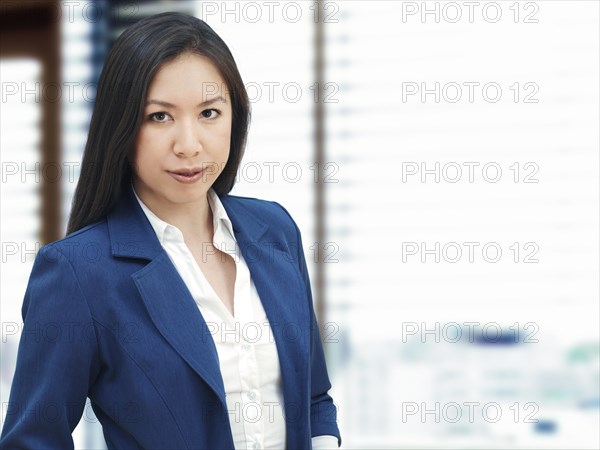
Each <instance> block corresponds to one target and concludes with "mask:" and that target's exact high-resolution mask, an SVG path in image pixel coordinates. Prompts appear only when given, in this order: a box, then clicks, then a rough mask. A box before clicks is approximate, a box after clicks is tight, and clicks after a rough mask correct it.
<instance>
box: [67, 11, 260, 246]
mask: <svg viewBox="0 0 600 450" xmlns="http://www.w3.org/2000/svg"><path fill="white" fill-rule="evenodd" d="M186 52H191V53H195V54H198V55H202V56H205V57H207V58H209V59H210V60H211V62H212V63H213V64H214V65H215V67H216V68H217V70H218V71H219V73H220V75H221V77H222V78H223V80H224V81H225V83H226V84H227V88H228V93H229V94H230V96H231V106H232V113H233V117H232V125H231V127H232V129H231V148H230V152H229V158H228V160H227V163H226V165H225V167H224V168H223V171H222V172H221V174H220V175H219V177H218V178H217V179H216V180H215V182H214V184H213V185H212V188H213V189H214V190H215V192H216V193H217V194H218V195H224V194H227V193H229V192H230V191H231V189H232V188H233V185H234V183H235V177H236V173H237V170H238V167H239V164H240V161H241V160H242V156H243V154H244V149H245V145H246V138H247V135H248V127H249V124H250V102H249V100H248V94H247V92H246V88H245V86H244V83H243V81H242V77H241V76H240V73H239V71H238V69H237V65H236V63H235V60H234V59H233V56H232V54H231V52H230V51H229V48H228V47H227V45H226V44H225V42H223V40H222V39H221V38H220V37H219V36H218V35H217V33H215V31H214V30H213V29H212V28H211V27H210V26H208V24H207V23H206V22H204V21H202V20H200V19H198V18H196V17H193V16H189V15H187V14H183V13H177V12H165V13H160V14H156V15H153V16H150V17H146V18H144V19H142V20H140V21H138V22H136V23H135V24H133V25H131V26H130V27H128V28H127V29H126V30H125V31H123V33H122V34H121V35H120V36H119V38H118V39H117V40H116V41H115V43H114V45H113V46H112V48H111V50H110V53H109V54H108V57H107V59H106V62H105V64H104V67H103V69H102V73H101V74H100V79H99V80H98V88H97V92H96V103H95V105H94V112H93V114H92V119H91V122H90V128H89V133H88V138H87V143H86V145H85V150H84V154H83V161H82V163H81V173H80V176H79V181H78V182H77V188H76V190H75V195H74V197H73V202H72V205H71V214H70V216H69V223H68V226H67V235H68V234H71V233H73V232H74V231H77V230H79V229H81V228H83V227H85V226H86V225H89V224H91V223H94V222H96V221H98V220H100V219H102V218H103V217H104V216H106V215H107V214H108V213H109V212H110V210H111V209H112V207H113V206H114V205H115V203H116V201H117V200H118V198H119V196H120V195H122V193H123V190H124V189H127V188H128V185H127V184H128V183H129V182H130V179H131V177H132V171H133V169H132V167H131V164H130V160H131V159H130V158H132V153H133V149H134V143H135V139H136V136H137V134H138V130H139V128H140V125H141V121H142V115H143V103H144V101H145V99H146V94H147V90H148V86H149V84H150V82H151V80H152V78H153V76H154V75H155V73H156V72H157V71H158V69H159V68H160V66H161V65H162V64H163V63H165V62H166V61H169V60H172V59H174V58H176V57H177V56H179V55H180V54H182V53H186Z"/></svg>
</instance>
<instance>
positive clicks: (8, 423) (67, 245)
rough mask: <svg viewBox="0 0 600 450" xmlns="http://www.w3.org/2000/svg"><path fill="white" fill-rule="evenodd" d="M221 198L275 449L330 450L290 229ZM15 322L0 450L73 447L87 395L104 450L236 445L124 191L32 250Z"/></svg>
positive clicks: (323, 388) (159, 251)
mask: <svg viewBox="0 0 600 450" xmlns="http://www.w3.org/2000/svg"><path fill="white" fill-rule="evenodd" d="M220 198H221V202H222V203H223V206H224V208H225V210H226V211H227V214H228V216H229V218H230V219H231V222H232V224H233V229H234V234H235V237H236V240H237V242H238V245H239V247H240V250H241V252H242V254H243V256H244V259H245V260H246V262H247V264H248V268H249V270H250V273H251V276H252V278H253V280H254V283H255V285H256V289H257V291H258V293H259V295H260V299H261V301H262V303H263V306H264V309H265V312H266V314H267V317H268V319H269V322H270V326H271V329H272V332H273V336H274V338H275V343H276V346H277V351H278V354H279V361H280V365H281V373H282V383H283V396H284V403H285V404H284V412H285V420H286V432H287V448H288V449H289V450H292V449H303V450H304V449H310V448H311V437H312V436H319V435H324V434H329V435H333V436H336V437H338V444H341V438H340V433H339V430H338V427H337V418H336V417H337V416H336V413H337V411H336V406H335V405H334V403H333V400H332V398H331V397H330V395H329V394H328V390H329V389H330V388H331V385H330V381H329V378H328V375H327V369H326V365H325V358H324V354H323V348H322V344H321V338H320V333H319V329H318V326H317V322H316V320H315V314H314V311H313V304H312V295H311V289H310V281H309V276H308V272H307V268H306V262H305V257H304V252H303V250H302V241H301V235H300V231H299V229H298V227H297V225H296V223H295V222H294V220H293V219H292V218H291V216H290V215H289V213H288V212H287V211H286V210H285V208H283V207H282V206H281V205H279V204H278V203H276V202H272V201H266V200H259V199H255V198H248V197H241V196H234V195H224V196H222V197H220ZM22 315H23V321H24V325H23V332H22V335H21V339H20V342H19V350H18V355H17V365H16V372H15V376H14V380H13V383H12V388H11V393H10V401H9V405H8V407H7V413H6V420H5V423H4V426H3V430H2V435H1V437H0V448H1V449H9V448H19V449H36V450H37V449H42V448H43V449H49V448H56V449H68V448H73V439H72V435H71V433H72V431H73V429H74V428H75V426H76V425H77V423H78V422H79V420H80V419H81V417H82V415H83V414H84V413H85V414H86V415H85V416H84V417H86V418H88V417H90V416H91V413H90V412H89V411H87V412H86V411H85V404H86V397H89V398H90V401H91V405H92V408H93V411H94V413H95V414H96V417H97V418H98V420H99V422H100V423H101V424H102V428H103V433H104V437H105V440H106V444H107V446H108V448H109V449H140V448H143V449H193V450H198V449H210V450H215V449H233V448H234V444H233V438H232V436H231V431H230V423H229V420H230V418H229V414H228V413H227V408H226V403H225V391H224V387H223V379H222V377H221V372H220V370H219V362H218V355H217V351H216V348H215V345H214V341H213V338H212V335H211V334H210V331H209V329H208V327H207V325H206V322H205V321H204V319H203V317H202V314H201V312H200V310H199V309H198V307H197V305H196V303H195V302H194V299H193V298H192V296H191V294H190V292H189V290H188V289H187V286H186V285H185V283H184V281H183V280H182V278H181V277H180V276H179V273H178V272H177V269H176V268H175V266H174V265H173V264H172V262H171V260H170V259H169V257H168V255H167V253H166V252H165V250H164V249H163V248H162V246H161V245H160V242H159V241H158V238H157V236H156V234H155V232H154V229H153V228H152V226H151V225H150V223H149V222H148V220H147V218H146V216H145V214H144V212H143V211H142V209H141V207H140V205H139V204H138V203H137V200H136V199H135V197H134V194H133V191H132V189H131V188H130V189H126V192H124V193H123V196H122V198H120V199H119V201H118V203H117V204H116V206H115V207H114V208H113V209H112V210H111V212H110V213H109V214H108V216H107V217H106V218H104V219H102V220H100V221H97V222H95V223H93V224H90V225H88V226H86V227H84V228H82V229H80V230H78V231H76V232H74V233H72V234H70V235H69V236H67V237H65V238H63V239H61V240H59V241H56V242H53V243H51V244H48V245H45V246H43V247H42V248H41V249H40V250H39V252H38V253H37V255H36V258H35V262H34V264H33V268H32V272H31V275H30V278H29V282H28V285H27V289H26V292H25V297H24V301H23V308H22ZM232 417H234V416H232ZM265 419H266V418H265ZM267 426H268V421H267Z"/></svg>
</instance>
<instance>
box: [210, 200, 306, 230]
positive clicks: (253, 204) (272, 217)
mask: <svg viewBox="0 0 600 450" xmlns="http://www.w3.org/2000/svg"><path fill="white" fill-rule="evenodd" d="M220 199H221V202H222V203H223V204H224V205H225V206H226V207H229V208H232V209H235V210H236V211H240V212H242V213H247V214H251V215H253V216H254V217H259V218H261V219H262V220H264V221H266V222H269V223H270V224H272V225H276V226H281V227H285V228H287V227H291V228H292V229H295V228H296V222H295V221H294V219H293V218H292V215H291V214H290V213H289V212H288V210H287V209H286V208H285V207H284V206H283V205H281V204H280V203H279V202H277V201H275V200H267V199H263V198H257V197H247V196H243V195H232V194H227V195H224V196H222V197H220Z"/></svg>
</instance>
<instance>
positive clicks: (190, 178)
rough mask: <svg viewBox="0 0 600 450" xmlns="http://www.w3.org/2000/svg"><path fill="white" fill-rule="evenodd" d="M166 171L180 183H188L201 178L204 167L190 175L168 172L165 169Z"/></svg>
mask: <svg viewBox="0 0 600 450" xmlns="http://www.w3.org/2000/svg"><path fill="white" fill-rule="evenodd" d="M167 173H168V174H169V175H171V176H172V177H173V178H174V179H175V180H177V181H179V182H180V183H184V184H189V183H195V182H196V181H198V180H199V179H200V178H202V175H203V174H204V169H202V170H200V171H199V172H194V173H193V174H192V175H183V174H180V173H175V172H168V171H167Z"/></svg>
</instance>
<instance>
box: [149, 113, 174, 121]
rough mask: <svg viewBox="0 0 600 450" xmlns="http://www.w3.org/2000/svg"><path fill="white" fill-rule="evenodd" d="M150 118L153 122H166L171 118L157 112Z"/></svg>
mask: <svg viewBox="0 0 600 450" xmlns="http://www.w3.org/2000/svg"><path fill="white" fill-rule="evenodd" d="M148 117H150V120H153V121H154V122H164V121H165V120H166V119H167V118H168V117H169V116H168V115H167V113H164V112H155V113H152V114H150V116H148Z"/></svg>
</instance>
